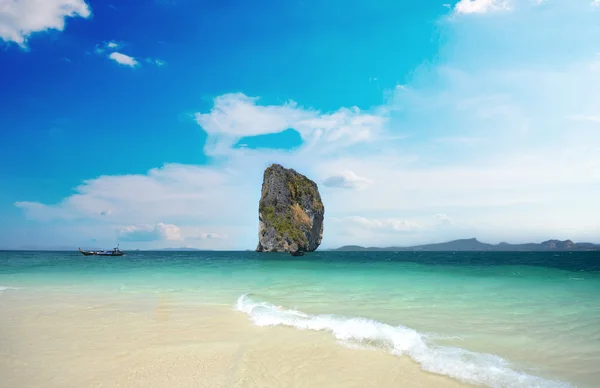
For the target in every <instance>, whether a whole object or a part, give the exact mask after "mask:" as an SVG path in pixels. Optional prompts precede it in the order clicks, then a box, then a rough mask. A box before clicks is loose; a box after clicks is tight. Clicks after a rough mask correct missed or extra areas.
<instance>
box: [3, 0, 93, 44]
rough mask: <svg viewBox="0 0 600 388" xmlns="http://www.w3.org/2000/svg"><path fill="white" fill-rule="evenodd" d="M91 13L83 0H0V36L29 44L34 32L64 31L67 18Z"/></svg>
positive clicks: (7, 39)
mask: <svg viewBox="0 0 600 388" xmlns="http://www.w3.org/2000/svg"><path fill="white" fill-rule="evenodd" d="M91 14H92V12H91V8H90V7H89V6H88V4H87V3H86V2H85V1H84V0H0V38H1V39H2V40H4V41H6V42H14V43H16V44H18V45H19V46H21V47H22V48H27V40H28V39H29V37H30V36H31V35H32V34H33V33H36V32H42V31H47V30H57V31H63V30H64V29H65V23H66V19H67V18H75V17H81V18H84V19H87V18H89V17H90V16H91Z"/></svg>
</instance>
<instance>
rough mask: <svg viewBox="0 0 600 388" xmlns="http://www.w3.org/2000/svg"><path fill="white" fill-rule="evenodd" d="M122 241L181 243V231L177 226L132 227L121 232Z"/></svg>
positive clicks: (161, 224)
mask: <svg viewBox="0 0 600 388" xmlns="http://www.w3.org/2000/svg"><path fill="white" fill-rule="evenodd" d="M119 238H120V239H121V240H122V241H135V242H139V241H163V240H164V241H181V240H182V238H181V229H180V228H179V227H178V226H176V225H171V224H163V223H162V222H161V223H158V224H156V225H131V226H128V227H125V228H123V229H121V230H120V231H119Z"/></svg>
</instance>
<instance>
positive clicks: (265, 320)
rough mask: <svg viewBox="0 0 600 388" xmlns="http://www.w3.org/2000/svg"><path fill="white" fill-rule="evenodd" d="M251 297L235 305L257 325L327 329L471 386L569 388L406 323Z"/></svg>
mask: <svg viewBox="0 0 600 388" xmlns="http://www.w3.org/2000/svg"><path fill="white" fill-rule="evenodd" d="M250 295H251V294H244V295H242V296H240V297H239V298H238V299H237V302H236V306H235V307H236V309H237V310H239V311H242V312H244V313H246V314H247V315H248V316H249V317H250V318H251V319H252V321H253V322H254V324H256V325H257V326H277V325H284V326H291V327H295V328H297V329H301V330H317V331H321V330H323V331H329V332H331V333H332V334H333V335H334V336H335V338H337V339H338V340H340V341H342V342H343V343H344V344H346V345H349V346H351V347H369V348H373V347H375V348H379V349H383V350H387V351H389V352H391V353H392V354H394V355H398V356H408V357H410V358H412V359H413V360H414V361H415V362H417V363H418V364H419V365H420V366H421V368H422V369H423V370H426V371H428V372H432V373H437V374H442V375H446V376H449V377H452V378H454V379H457V380H460V381H462V382H465V383H470V384H475V385H483V386H487V387H493V388H505V387H506V388H509V387H510V388H519V387H523V388H525V387H527V388H533V387H539V388H550V387H552V388H555V387H556V388H559V387H560V388H567V387H571V385H569V384H567V383H564V382H560V381H553V380H546V379H543V378H540V377H536V376H532V375H530V374H527V373H524V372H520V371H518V370H516V369H514V368H511V366H510V364H509V363H508V362H507V361H506V360H504V359H503V358H501V357H498V356H496V355H492V354H485V353H477V352H471V351H469V350H465V349H461V348H455V347H448V346H437V345H435V344H433V343H431V342H430V340H429V338H428V336H426V335H425V334H422V333H420V332H418V331H416V330H413V329H411V328H408V327H404V326H391V325H388V324H385V323H381V322H378V321H375V320H372V319H368V318H362V317H344V316H339V315H332V314H320V315H309V314H306V313H303V312H301V311H298V310H293V309H285V308H283V307H281V306H275V305H273V304H271V303H268V302H265V301H260V300H256V299H253V298H251V296H250Z"/></svg>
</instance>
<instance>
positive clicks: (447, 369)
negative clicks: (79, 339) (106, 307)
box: [0, 252, 600, 387]
mask: <svg viewBox="0 0 600 388" xmlns="http://www.w3.org/2000/svg"><path fill="white" fill-rule="evenodd" d="M7 287H11V288H7ZM19 292H22V293H24V292H28V293H32V292H33V293H36V292H37V293H40V294H42V293H48V292H52V293H62V294H69V295H73V296H74V297H77V298H84V297H91V296H92V295H93V296H94V297H99V298H111V295H118V297H119V298H120V299H123V298H124V299H130V300H143V299H144V298H145V299H147V300H154V299H156V298H159V297H160V298H165V297H168V298H169V299H170V300H172V301H176V302H177V303H178V304H179V305H180V306H186V307H185V308H186V309H187V310H188V311H193V309H194V308H198V309H200V308H201V307H202V306H203V305H204V306H208V305H219V306H226V307H230V308H231V309H235V310H236V311H237V312H238V313H239V314H246V315H247V319H248V321H249V322H251V323H252V324H254V325H256V326H255V327H256V330H258V327H263V329H265V328H266V329H267V330H275V329H277V328H275V327H272V326H281V327H282V328H286V329H287V330H297V329H300V330H303V331H304V332H307V333H308V332H309V331H311V330H313V331H314V330H318V331H319V332H323V333H327V338H330V339H331V342H332V343H336V341H337V342H339V344H338V346H346V347H348V346H350V347H352V348H356V349H354V350H353V351H354V352H364V351H366V350H362V349H361V348H363V349H364V348H369V349H375V351H377V352H381V353H385V354H394V355H395V356H396V358H397V359H398V362H401V360H404V359H406V358H407V359H410V360H412V362H415V363H417V364H418V365H419V367H420V368H421V369H423V370H424V371H428V372H431V373H435V374H440V375H445V376H450V377H451V378H453V379H455V380H456V381H462V382H466V383H472V384H476V385H482V386H490V387H532V386H539V387H554V386H579V387H594V386H597V382H598V381H600V370H599V369H598V368H597V365H600V255H599V254H598V253H596V252H581V253H575V252H573V253H559V254H556V253H541V252H539V253H538V252H536V253H519V252H510V253H462V252H456V253H452V252H447V253H446V252H419V253H413V252H399V253H394V252H376V253H374V252H356V253H352V252H319V253H313V254H310V255H307V256H305V257H301V258H292V257H290V256H289V255H281V254H257V253H255V252H189V253H188V252H185V253H182V252H132V253H130V254H128V255H126V256H124V257H119V258H99V257H83V256H81V255H80V254H79V253H77V252H0V293H4V294H6V293H10V294H11V295H18V293H19ZM247 294H248V295H247ZM244 295H246V296H244ZM0 298H2V296H0ZM153 298H154V299H153ZM133 306H135V304H133V305H132V308H135V307H133ZM194 306H196V307H194ZM32 308H33V307H32ZM65 324H67V325H68V322H66V323H65ZM270 327H271V328H270ZM269 328H270V329H269ZM277 330H279V329H277ZM356 354H357V355H356V357H360V356H359V355H358V353H356ZM423 373H425V372H423Z"/></svg>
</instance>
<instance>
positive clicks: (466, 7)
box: [454, 0, 512, 14]
mask: <svg viewBox="0 0 600 388" xmlns="http://www.w3.org/2000/svg"><path fill="white" fill-rule="evenodd" d="M511 8H512V1H510V0H460V1H459V2H458V3H456V5H455V6H454V11H455V12H456V13H462V14H470V13H487V12H496V11H508V10H510V9H511Z"/></svg>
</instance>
